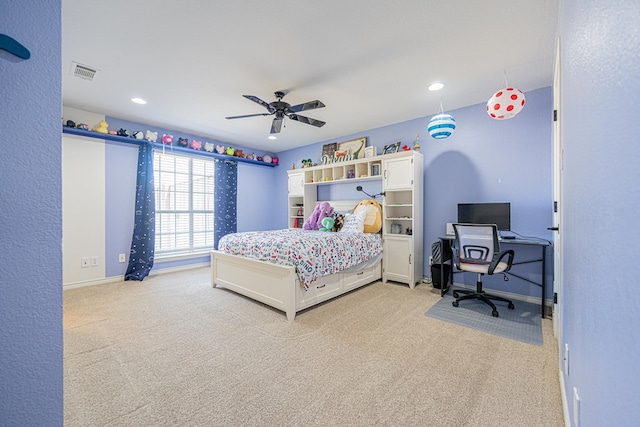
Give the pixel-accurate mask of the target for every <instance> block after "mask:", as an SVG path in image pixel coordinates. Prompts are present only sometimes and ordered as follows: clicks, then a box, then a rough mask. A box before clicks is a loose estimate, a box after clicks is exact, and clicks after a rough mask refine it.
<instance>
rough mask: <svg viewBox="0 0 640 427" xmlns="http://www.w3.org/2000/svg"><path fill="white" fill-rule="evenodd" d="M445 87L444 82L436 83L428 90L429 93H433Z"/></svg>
mask: <svg viewBox="0 0 640 427" xmlns="http://www.w3.org/2000/svg"><path fill="white" fill-rule="evenodd" d="M443 87H444V83H442V82H434V83H431V84H430V85H429V87H428V88H427V89H429V91H431V92H435V91H437V90H440V89H442V88H443Z"/></svg>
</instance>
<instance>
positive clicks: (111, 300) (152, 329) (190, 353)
mask: <svg viewBox="0 0 640 427" xmlns="http://www.w3.org/2000/svg"><path fill="white" fill-rule="evenodd" d="M64 300H65V301H64V361H65V425H66V426H68V427H72V426H276V425H277V426H309V425H340V426H344V425H348V426H369V425H388V426H515V425H518V426H525V425H526V426H562V425H563V421H562V416H563V414H562V404H561V397H560V385H559V381H558V350H557V346H556V344H555V343H556V341H555V339H554V338H553V336H552V323H551V320H549V319H544V320H543V321H542V333H543V336H544V345H543V346H540V347H538V346H532V345H528V344H524V343H521V342H518V341H514V340H510V339H505V338H501V337H497V336H494V335H491V334H487V333H483V332H479V331H477V330H473V329H469V328H465V327H462V326H458V325H454V324H449V323H444V322H442V321H439V320H436V319H433V318H431V317H427V316H425V315H424V313H425V311H426V310H428V309H429V308H430V307H431V306H432V305H433V304H435V303H436V302H438V301H439V300H440V296H439V291H437V290H434V289H432V288H431V286H430V285H419V286H417V287H416V289H414V290H411V289H409V288H408V287H407V286H406V285H400V284H394V283H387V284H383V283H381V282H377V283H374V284H371V285H369V286H366V287H364V288H361V289H359V290H356V291H354V292H351V293H349V294H347V295H344V296H342V297H339V298H337V299H334V300H332V301H329V302H327V303H325V304H322V305H320V306H316V307H314V308H311V309H308V310H306V311H304V312H302V313H299V314H298V315H297V316H296V319H295V321H294V322H287V320H286V317H285V315H284V313H282V312H280V311H277V310H275V309H272V308H270V307H267V306H265V305H263V304H260V303H257V302H255V301H252V300H249V299H247V298H245V297H243V296H240V295H237V294H234V293H233V292H231V291H228V290H225V289H223V288H220V287H218V288H215V289H212V288H211V287H210V285H209V269H208V268H202V269H197V270H192V271H189V272H182V273H171V274H164V275H158V276H152V277H149V278H147V279H145V280H144V281H143V282H121V283H112V284H106V285H99V286H92V287H86V288H79V289H71V290H68V291H65V292H64Z"/></svg>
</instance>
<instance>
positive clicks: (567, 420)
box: [558, 369, 571, 426]
mask: <svg viewBox="0 0 640 427" xmlns="http://www.w3.org/2000/svg"><path fill="white" fill-rule="evenodd" d="M558 375H559V376H560V394H561V395H562V412H563V414H564V425H565V426H570V425H571V418H570V417H569V402H568V401H567V389H566V387H565V385H564V375H563V374H562V369H558Z"/></svg>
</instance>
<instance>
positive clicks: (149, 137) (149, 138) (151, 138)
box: [144, 130, 158, 142]
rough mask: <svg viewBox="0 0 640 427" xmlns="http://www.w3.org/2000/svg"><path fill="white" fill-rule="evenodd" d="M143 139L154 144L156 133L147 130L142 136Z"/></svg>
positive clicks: (156, 138)
mask: <svg viewBox="0 0 640 427" xmlns="http://www.w3.org/2000/svg"><path fill="white" fill-rule="evenodd" d="M144 139H146V140H147V141H151V142H156V141H157V140H158V132H151V131H150V130H147V133H145V134H144Z"/></svg>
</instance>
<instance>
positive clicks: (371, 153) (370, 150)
mask: <svg viewBox="0 0 640 427" xmlns="http://www.w3.org/2000/svg"><path fill="white" fill-rule="evenodd" d="M377 155H378V147H376V146H375V145H371V146H369V147H365V148H364V157H365V159H366V158H370V157H375V156H377Z"/></svg>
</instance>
